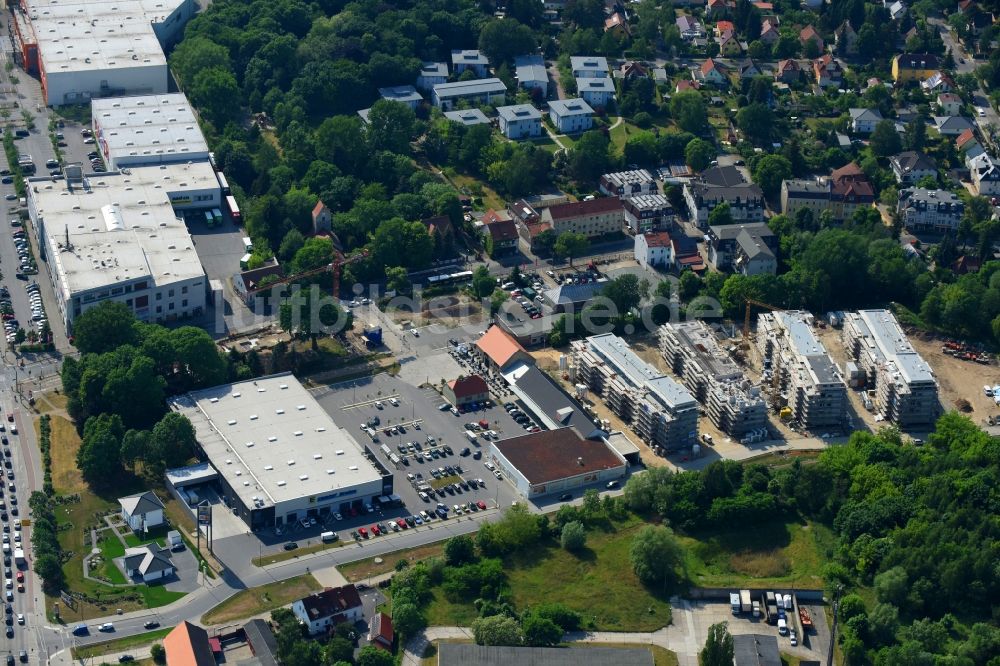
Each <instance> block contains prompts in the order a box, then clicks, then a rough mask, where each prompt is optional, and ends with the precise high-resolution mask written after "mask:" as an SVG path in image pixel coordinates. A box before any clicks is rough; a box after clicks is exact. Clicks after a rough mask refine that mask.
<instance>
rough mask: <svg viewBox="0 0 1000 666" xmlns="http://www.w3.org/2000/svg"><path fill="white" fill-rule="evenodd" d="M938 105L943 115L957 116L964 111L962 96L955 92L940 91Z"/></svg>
mask: <svg viewBox="0 0 1000 666" xmlns="http://www.w3.org/2000/svg"><path fill="white" fill-rule="evenodd" d="M937 107H938V110H939V111H940V112H941V115H942V116H957V115H959V114H960V113H961V112H962V98H961V97H959V96H958V95H957V94H955V93H953V92H943V93H940V94H939V95H938V96H937ZM959 136H961V135H959Z"/></svg>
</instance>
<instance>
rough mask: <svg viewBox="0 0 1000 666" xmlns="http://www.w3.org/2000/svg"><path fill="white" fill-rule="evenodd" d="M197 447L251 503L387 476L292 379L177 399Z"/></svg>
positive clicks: (271, 501)
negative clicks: (194, 434) (195, 436)
mask: <svg viewBox="0 0 1000 666" xmlns="http://www.w3.org/2000/svg"><path fill="white" fill-rule="evenodd" d="M170 406H171V408H172V409H174V410H175V411H178V412H180V413H181V414H184V415H185V416H187V417H188V418H189V419H190V420H191V423H192V424H193V425H194V427H195V432H196V434H197V437H198V443H199V444H200V445H201V447H202V449H204V451H205V455H207V456H208V458H209V460H211V462H212V465H213V466H214V467H215V469H216V470H218V472H219V473H220V474H221V475H222V476H224V477H225V479H226V481H227V482H228V483H229V485H230V487H231V488H232V489H233V490H234V491H235V492H236V493H237V494H239V495H240V498H241V499H242V500H243V502H244V504H245V505H246V506H248V507H252V506H253V498H254V497H257V498H258V499H260V500H263V501H264V502H265V505H266V504H279V503H282V502H287V501H290V500H295V499H298V498H301V497H306V496H310V495H318V494H321V493H325V492H328V491H331V490H337V489H345V488H351V487H353V486H356V485H359V484H362V483H369V482H373V481H378V480H380V479H381V478H382V477H381V475H380V474H379V472H378V470H376V469H375V467H374V466H373V465H372V464H371V463H370V462H369V461H368V459H367V458H366V457H365V455H364V451H363V449H362V447H361V445H360V444H358V442H357V440H355V439H354V437H353V436H352V435H351V434H350V433H349V432H348V431H347V430H345V429H344V428H341V427H339V426H338V425H337V424H336V423H334V422H333V419H332V418H330V416H329V414H327V413H326V412H325V411H324V410H323V408H322V407H320V405H319V403H318V402H316V400H315V399H314V398H313V396H312V394H311V393H309V391H307V390H306V388H305V387H304V386H302V384H300V383H299V381H298V380H297V379H296V378H295V377H294V376H293V375H292V374H291V373H283V374H278V375H270V376H268V377H258V378H257V379H248V380H246V381H243V382H236V383H233V384H223V385H221V386H215V387H213V388H208V389H203V390H201V391H194V392H192V393H187V394H185V395H182V396H178V397H175V398H172V399H171V400H170Z"/></svg>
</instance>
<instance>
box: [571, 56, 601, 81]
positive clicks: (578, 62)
mask: <svg viewBox="0 0 1000 666" xmlns="http://www.w3.org/2000/svg"><path fill="white" fill-rule="evenodd" d="M570 67H571V68H572V70H573V77H574V78H577V79H599V78H608V77H610V76H611V70H609V69H608V59H607V58H603V57H599V56H572V57H571V58H570Z"/></svg>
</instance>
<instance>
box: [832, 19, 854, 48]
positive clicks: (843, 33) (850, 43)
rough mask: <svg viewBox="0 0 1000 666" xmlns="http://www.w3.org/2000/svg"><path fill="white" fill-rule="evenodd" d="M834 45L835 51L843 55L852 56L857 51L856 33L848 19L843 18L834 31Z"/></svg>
mask: <svg viewBox="0 0 1000 666" xmlns="http://www.w3.org/2000/svg"><path fill="white" fill-rule="evenodd" d="M833 39H834V46H835V47H836V49H837V53H839V54H840V55H844V56H853V55H857V53H858V33H857V32H856V31H855V30H854V26H852V25H851V22H850V20H845V21H844V22H843V23H841V24H840V27H838V28H837V29H836V30H835V31H834V33H833Z"/></svg>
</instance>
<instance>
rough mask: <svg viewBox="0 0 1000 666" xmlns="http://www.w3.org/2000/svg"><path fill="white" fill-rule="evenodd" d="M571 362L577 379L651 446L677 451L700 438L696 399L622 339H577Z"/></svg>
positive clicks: (595, 337)
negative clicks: (640, 356) (574, 367)
mask: <svg viewBox="0 0 1000 666" xmlns="http://www.w3.org/2000/svg"><path fill="white" fill-rule="evenodd" d="M573 360H574V363H575V364H576V366H577V377H578V379H580V380H582V381H584V382H585V383H586V384H587V385H588V386H589V387H590V388H591V390H593V391H594V392H595V393H597V394H598V395H600V396H601V398H602V399H603V400H604V402H605V403H606V404H607V405H608V407H609V408H610V409H611V410H612V411H613V412H614V413H615V414H617V415H618V416H620V417H621V418H622V420H623V421H625V422H626V423H629V424H631V425H632V427H633V428H634V429H635V432H636V434H638V435H639V436H640V437H642V439H643V440H644V441H646V442H648V443H649V444H650V445H652V446H654V447H658V448H660V449H663V450H664V451H676V450H678V449H682V448H685V447H688V446H691V445H692V444H694V443H695V441H696V440H697V438H698V403H697V401H696V400H695V399H694V397H693V396H692V395H691V394H690V393H689V392H688V391H687V389H685V388H684V387H683V386H681V385H680V384H678V383H677V382H675V381H674V380H673V379H671V378H670V377H667V376H666V375H664V374H663V373H662V372H660V371H659V370H657V369H656V368H655V367H653V366H651V365H649V364H648V363H646V362H645V361H643V360H642V359H640V358H639V357H638V356H636V354H635V352H633V351H632V349H631V348H630V347H629V345H628V343H627V342H625V341H624V340H622V339H621V338H619V337H617V336H616V335H614V334H611V333H605V334H603V335H594V336H591V337H589V338H587V339H586V340H577V341H574V342H573Z"/></svg>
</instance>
